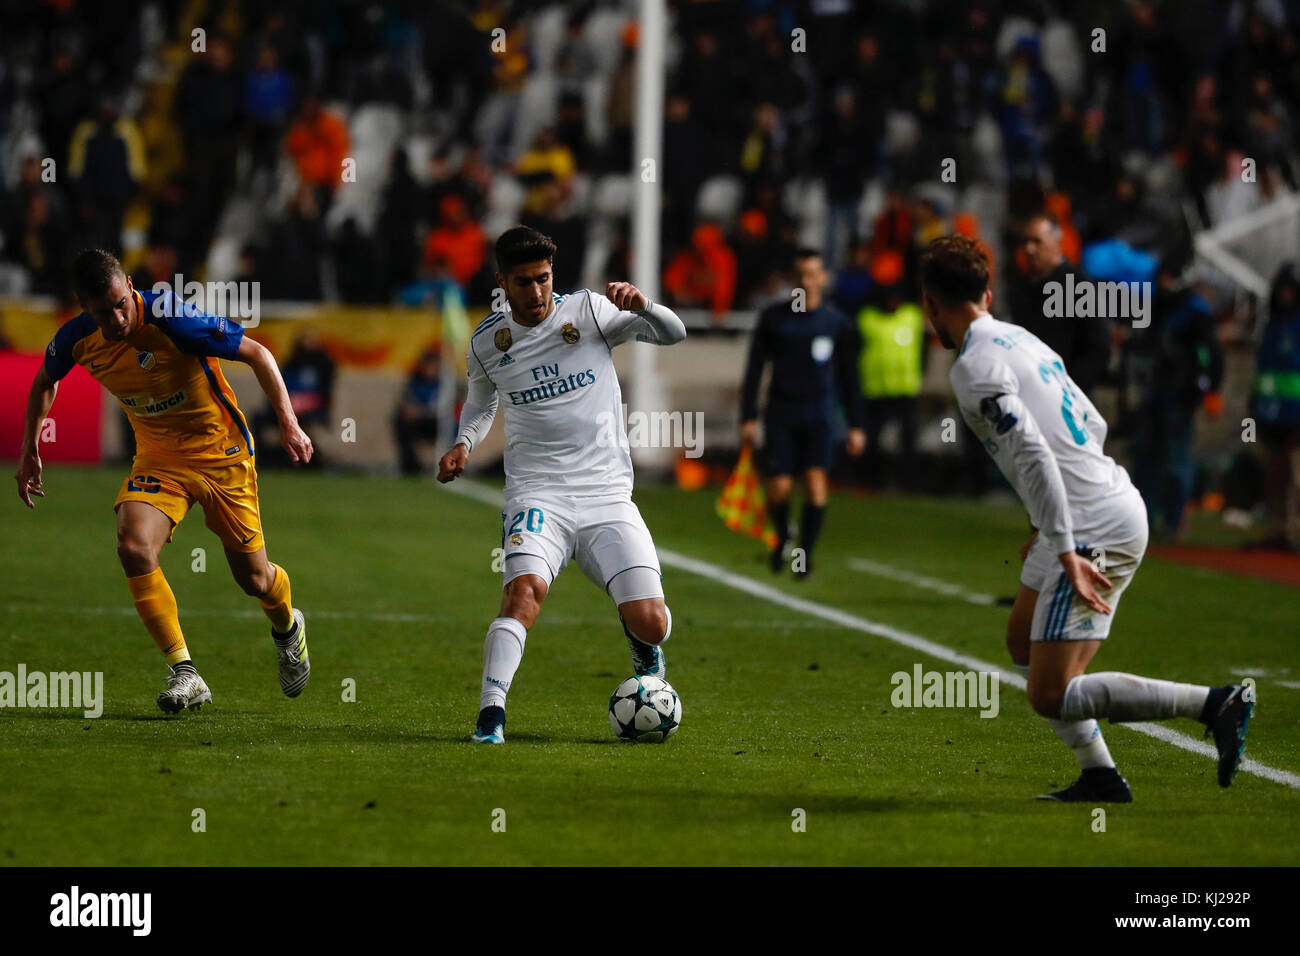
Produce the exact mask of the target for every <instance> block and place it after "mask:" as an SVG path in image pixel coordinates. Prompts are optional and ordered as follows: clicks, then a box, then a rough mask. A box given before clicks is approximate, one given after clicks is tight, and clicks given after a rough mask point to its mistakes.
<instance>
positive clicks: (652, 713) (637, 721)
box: [609, 677, 682, 744]
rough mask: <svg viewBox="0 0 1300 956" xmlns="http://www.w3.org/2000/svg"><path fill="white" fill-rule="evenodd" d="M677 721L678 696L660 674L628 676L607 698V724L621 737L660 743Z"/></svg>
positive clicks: (679, 720)
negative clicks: (653, 675) (655, 675)
mask: <svg viewBox="0 0 1300 956" xmlns="http://www.w3.org/2000/svg"><path fill="white" fill-rule="evenodd" d="M681 722H682V702H681V699H680V698H679V697H678V696H677V691H675V690H673V685H672V684H670V683H668V681H666V680H664V679H663V678H662V677H629V678H628V679H627V680H625V681H623V683H621V684H619V685H618V687H617V688H616V689H615V690H614V695H613V696H612V697H610V699H609V725H610V726H611V727H613V728H614V735H615V736H616V737H622V738H623V739H624V740H633V741H640V742H641V743H655V744H658V743H663V742H664V741H665V740H667V739H668V738H669V737H671V736H672V735H673V733H674V732H675V731H676V730H677V728H678V726H679V725H680V724H681Z"/></svg>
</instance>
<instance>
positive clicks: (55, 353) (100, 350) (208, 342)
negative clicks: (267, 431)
mask: <svg viewBox="0 0 1300 956" xmlns="http://www.w3.org/2000/svg"><path fill="white" fill-rule="evenodd" d="M134 294H135V298H136V307H137V309H139V316H140V322H139V325H138V327H137V328H136V330H135V331H134V332H132V333H131V334H130V335H129V336H127V337H126V339H124V340H123V341H120V342H112V341H109V340H108V339H105V338H104V336H103V335H102V334H101V333H100V331H99V327H98V326H97V325H96V324H95V320H94V319H92V318H91V317H90V315H89V313H86V312H83V313H81V315H78V316H77V317H76V318H74V319H69V320H68V321H67V322H65V323H64V324H63V326H62V327H61V328H60V329H59V331H58V332H56V333H55V335H54V338H53V340H52V341H51V342H50V346H49V348H48V349H47V350H46V353H45V371H46V373H47V374H48V375H49V376H50V378H52V379H53V380H54V381H56V382H57V381H58V380H59V379H61V378H63V376H65V375H67V374H68V372H70V371H72V366H73V365H80V366H81V367H82V368H84V369H85V370H86V371H88V372H89V373H90V374H91V375H92V376H93V377H94V378H95V379H97V380H98V381H99V383H100V384H101V385H103V386H104V387H105V388H106V389H108V390H109V392H111V393H112V395H113V397H114V398H116V399H117V400H118V401H119V402H121V403H122V408H123V409H124V410H125V411H126V413H127V417H128V418H129V419H130V421H131V428H132V430H133V431H134V432H135V443H136V454H137V455H140V456H147V457H149V458H153V459H161V460H163V461H174V462H177V463H178V464H179V463H185V464H192V465H211V464H218V463H228V462H238V461H243V460H245V459H247V458H248V457H250V456H251V455H252V454H253V453H254V449H253V441H252V437H251V436H250V434H249V431H248V423H247V422H246V421H244V416H243V414H242V413H241V412H240V411H239V406H238V405H237V404H236V402H235V393H234V391H233V390H232V389H231V387H230V384H229V383H228V382H227V381H226V377H225V376H224V375H223V374H222V373H221V363H220V362H219V361H218V360H219V359H223V358H224V359H233V358H234V357H235V353H236V352H238V351H239V343H240V342H241V341H243V338H244V329H243V327H242V326H240V325H239V323H237V322H232V321H231V320H230V319H227V318H225V317H224V316H220V315H209V314H207V313H206V312H203V311H201V310H199V309H198V308H196V307H195V306H193V305H190V304H189V303H186V302H184V301H183V300H179V299H177V298H176V297H175V296H174V295H173V293H171V292H170V291H167V292H140V291H138V290H137V291H136V292H135V293H134Z"/></svg>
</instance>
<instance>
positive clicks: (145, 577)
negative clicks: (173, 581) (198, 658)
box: [126, 568, 190, 667]
mask: <svg viewBox="0 0 1300 956" xmlns="http://www.w3.org/2000/svg"><path fill="white" fill-rule="evenodd" d="M126 586H127V587H129V588H130V589H131V597H132V598H133V599H134V600H135V609H136V612H137V613H138V614H139V615H140V620H142V621H144V626H145V627H146V628H147V629H148V631H149V636H150V637H152V638H153V641H154V643H155V644H157V645H158V649H159V650H160V651H162V652H163V655H164V656H165V657H166V658H167V663H168V664H170V665H171V666H172V667H175V666H176V665H177V664H179V663H180V662H181V661H188V660H189V659H190V652H189V649H188V648H187V647H186V646H185V636H184V635H183V634H181V619H180V615H179V613H178V612H177V609H176V595H174V594H172V589H171V585H170V584H168V583H167V579H166V578H165V577H163V573H162V568H154V569H153V570H152V571H150V572H149V573H148V574H141V575H138V576H136V577H133V578H127V579H126Z"/></svg>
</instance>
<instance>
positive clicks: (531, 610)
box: [501, 574, 546, 628]
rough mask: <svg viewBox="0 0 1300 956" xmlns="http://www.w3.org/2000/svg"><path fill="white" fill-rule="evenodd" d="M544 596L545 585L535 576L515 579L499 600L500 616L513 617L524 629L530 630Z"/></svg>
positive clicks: (508, 584)
mask: <svg viewBox="0 0 1300 956" xmlns="http://www.w3.org/2000/svg"><path fill="white" fill-rule="evenodd" d="M545 594H546V585H545V584H543V583H542V580H541V579H540V578H538V577H537V576H536V575H531V574H526V575H523V576H522V577H518V578H515V579H514V580H513V581H510V582H509V583H507V584H506V586H505V593H504V595H503V596H502V599H501V615H502V616H503V617H513V618H514V619H515V620H517V621H519V622H520V623H521V624H523V625H524V627H527V628H531V627H532V626H533V625H534V624H536V623H537V615H538V614H540V613H541V610H542V598H543V597H544V596H545Z"/></svg>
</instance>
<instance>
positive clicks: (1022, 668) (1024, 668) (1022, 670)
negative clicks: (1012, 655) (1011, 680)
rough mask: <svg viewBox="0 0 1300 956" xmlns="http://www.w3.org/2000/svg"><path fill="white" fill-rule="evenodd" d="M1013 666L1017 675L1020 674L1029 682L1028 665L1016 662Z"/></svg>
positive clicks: (1013, 662)
mask: <svg viewBox="0 0 1300 956" xmlns="http://www.w3.org/2000/svg"><path fill="white" fill-rule="evenodd" d="M1011 666H1012V667H1014V668H1015V669H1016V673H1018V674H1019V675H1020V676H1021V677H1023V678H1024V679H1025V680H1029V665H1028V664H1017V663H1016V662H1015V661H1012V662H1011Z"/></svg>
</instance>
